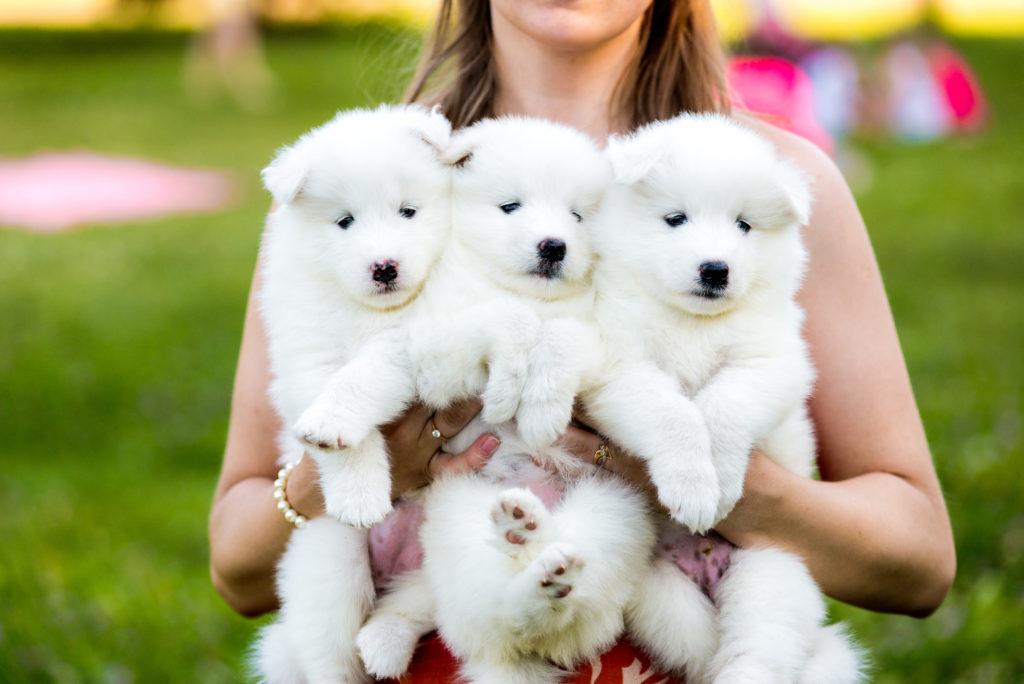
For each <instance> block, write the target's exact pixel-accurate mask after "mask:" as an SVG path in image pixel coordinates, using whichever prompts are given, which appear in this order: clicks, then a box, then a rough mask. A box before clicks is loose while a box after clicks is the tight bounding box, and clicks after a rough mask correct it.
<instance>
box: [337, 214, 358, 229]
mask: <svg viewBox="0 0 1024 684" xmlns="http://www.w3.org/2000/svg"><path fill="white" fill-rule="evenodd" d="M355 222H356V220H355V218H354V217H353V216H352V214H345V215H344V216H342V217H341V218H340V219H338V220H337V221H335V223H336V224H337V225H338V227H339V228H341V229H342V230H348V227H349V226H351V225H352V224H353V223H355Z"/></svg>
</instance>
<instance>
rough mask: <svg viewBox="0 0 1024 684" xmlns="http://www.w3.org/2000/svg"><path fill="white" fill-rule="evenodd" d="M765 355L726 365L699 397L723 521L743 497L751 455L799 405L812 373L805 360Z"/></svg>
mask: <svg viewBox="0 0 1024 684" xmlns="http://www.w3.org/2000/svg"><path fill="white" fill-rule="evenodd" d="M795 361H796V362H794V359H792V358H787V357H784V356H781V355H776V356H772V355H766V356H763V357H759V358H756V359H747V360H743V361H737V362H734V363H732V364H731V365H729V366H726V367H725V368H723V369H722V370H721V371H719V372H718V374H717V375H716V376H715V377H714V378H713V379H712V380H711V382H709V383H708V384H707V385H706V386H705V387H704V388H703V389H702V390H701V391H700V392H699V393H698V394H697V396H696V397H695V398H694V403H695V404H696V405H697V408H698V409H699V410H700V412H701V414H702V415H703V416H704V421H705V423H706V424H707V428H708V433H709V434H710V436H711V450H712V455H713V458H714V464H715V469H716V470H717V472H718V481H719V486H720V488H721V495H722V497H721V501H720V503H719V507H718V511H717V513H716V516H715V522H718V521H719V520H721V519H722V518H724V517H725V516H726V515H728V513H729V511H731V510H732V508H733V506H734V505H735V504H736V502H737V501H738V500H739V498H740V496H741V495H742V494H743V480H744V478H745V477H746V472H747V465H748V464H749V462H750V451H751V449H753V447H754V446H755V443H756V442H757V440H759V439H762V438H764V437H766V436H767V435H768V433H769V432H770V431H771V430H773V429H775V428H776V427H777V426H778V425H779V424H780V423H781V422H782V420H783V418H784V417H785V416H786V415H787V414H788V413H789V412H791V411H792V410H793V408H794V407H798V406H799V405H800V403H801V402H803V401H804V398H805V396H806V394H807V392H808V391H809V388H810V384H811V382H812V378H813V371H812V369H811V367H810V365H809V364H807V363H806V361H804V360H803V359H798V360H795Z"/></svg>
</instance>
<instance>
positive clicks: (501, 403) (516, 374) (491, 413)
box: [481, 354, 529, 425]
mask: <svg viewBox="0 0 1024 684" xmlns="http://www.w3.org/2000/svg"><path fill="white" fill-rule="evenodd" d="M528 369H529V364H528V363H527V359H526V355H525V354H524V355H523V356H522V358H520V359H511V358H505V359H503V362H502V363H499V364H492V365H491V367H490V373H489V375H488V377H487V386H486V387H484V392H483V395H482V396H481V399H482V400H483V405H484V407H483V412H482V414H481V415H482V417H483V419H484V420H485V421H486V422H488V423H490V424H491V425H500V424H501V423H505V422H508V421H510V420H512V419H513V418H515V415H516V411H517V410H518V409H519V401H520V399H521V398H522V396H523V387H524V386H525V385H526V375H527V371H528Z"/></svg>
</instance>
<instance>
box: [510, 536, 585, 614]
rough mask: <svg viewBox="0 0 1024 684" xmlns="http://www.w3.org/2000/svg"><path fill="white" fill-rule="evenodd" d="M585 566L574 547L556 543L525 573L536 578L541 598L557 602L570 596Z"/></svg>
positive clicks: (546, 549) (541, 554)
mask: <svg viewBox="0 0 1024 684" xmlns="http://www.w3.org/2000/svg"><path fill="white" fill-rule="evenodd" d="M583 566H584V563H583V560H582V559H581V558H580V557H579V556H578V555H577V553H576V549H575V548H573V547H572V545H570V544H566V543H563V542H556V543H553V544H549V545H548V546H547V548H545V549H544V550H543V551H541V552H540V555H538V556H537V558H535V559H534V561H533V563H531V564H530V567H528V568H527V569H526V570H525V571H524V572H527V573H530V574H531V575H533V576H534V578H535V581H536V583H537V584H536V587H537V591H538V593H539V594H540V595H541V596H543V597H545V598H547V599H548V600H553V601H556V600H558V599H563V598H565V597H566V596H568V595H569V593H570V592H571V591H572V589H573V586H575V585H576V583H577V582H578V580H579V574H580V571H581V570H582V569H583Z"/></svg>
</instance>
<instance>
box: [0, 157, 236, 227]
mask: <svg viewBox="0 0 1024 684" xmlns="http://www.w3.org/2000/svg"><path fill="white" fill-rule="evenodd" d="M233 194H234V192H233V187H232V182H231V179H230V178H229V177H228V176H227V175H225V174H223V173H220V172H217V171H205V170H195V169H183V168H175V167H171V166H166V165H162V164H156V163H153V162H149V161H145V160H141V159H118V158H113V157H104V156H101V155H97V154H92V153H88V152H74V153H49V154H40V155H37V156H35V157H30V158H28V159H17V160H0V225H13V226H20V227H23V228H30V229H33V230H40V231H56V230H65V229H67V228H72V227H74V226H80V225H85V224H92V223H118V222H124V221H133V220H137V219H143V218H150V217H154V216H166V215H168V214H179V213H191V212H209V211H217V210H219V209H224V208H226V207H227V206H228V205H229V204H230V201H231V199H232V196H233Z"/></svg>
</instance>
